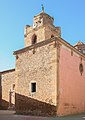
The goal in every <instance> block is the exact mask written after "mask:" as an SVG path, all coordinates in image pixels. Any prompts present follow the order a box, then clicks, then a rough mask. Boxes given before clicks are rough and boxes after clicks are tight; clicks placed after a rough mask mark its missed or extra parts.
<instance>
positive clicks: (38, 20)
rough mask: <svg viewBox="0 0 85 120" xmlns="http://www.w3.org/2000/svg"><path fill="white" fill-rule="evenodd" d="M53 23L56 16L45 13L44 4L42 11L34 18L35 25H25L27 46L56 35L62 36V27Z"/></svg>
mask: <svg viewBox="0 0 85 120" xmlns="http://www.w3.org/2000/svg"><path fill="white" fill-rule="evenodd" d="M53 23H54V18H53V17H51V16H50V15H48V14H47V13H45V12H44V7H43V6H42V12H41V13H40V14H38V15H36V16H34V18H33V26H29V25H27V26H26V27H25V32H24V39H25V47H27V46H30V45H33V44H36V43H39V42H41V41H44V40H47V39H50V38H52V37H54V36H60V35H61V30H60V27H55V26H54V25H53Z"/></svg>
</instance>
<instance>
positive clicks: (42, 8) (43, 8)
mask: <svg viewBox="0 0 85 120" xmlns="http://www.w3.org/2000/svg"><path fill="white" fill-rule="evenodd" d="M42 12H44V6H43V4H42Z"/></svg>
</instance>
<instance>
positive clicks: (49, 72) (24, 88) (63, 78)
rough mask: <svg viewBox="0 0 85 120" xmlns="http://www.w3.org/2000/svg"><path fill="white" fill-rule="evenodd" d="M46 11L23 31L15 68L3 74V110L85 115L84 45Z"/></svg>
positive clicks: (0, 86) (0, 85) (0, 83)
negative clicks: (69, 37)
mask: <svg viewBox="0 0 85 120" xmlns="http://www.w3.org/2000/svg"><path fill="white" fill-rule="evenodd" d="M53 23H54V18H53V17H51V16H50V15H48V14H47V13H45V12H44V9H43V10H42V12H41V13H39V14H38V15H36V16H34V19H33V25H32V26H29V25H26V27H25V30H24V43H25V46H24V48H22V49H20V50H17V51H14V53H13V54H14V56H15V57H16V64H15V69H11V70H7V71H2V72H0V106H1V109H15V110H16V113H19V114H20V113H21V114H30V115H41V116H56V115H58V116H61V115H68V114H75V113H81V112H85V44H84V43H82V42H80V41H79V42H78V43H76V44H75V45H74V46H72V45H71V44H69V43H68V42H66V40H64V39H63V38H62V37H61V28H60V27H56V26H54V24H53Z"/></svg>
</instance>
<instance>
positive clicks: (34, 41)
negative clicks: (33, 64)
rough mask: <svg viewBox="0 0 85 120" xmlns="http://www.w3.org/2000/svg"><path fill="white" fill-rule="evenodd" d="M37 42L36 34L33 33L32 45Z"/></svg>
mask: <svg viewBox="0 0 85 120" xmlns="http://www.w3.org/2000/svg"><path fill="white" fill-rule="evenodd" d="M36 42H37V36H36V35H35V34H34V35H33V36H32V45H33V44H35V43H36Z"/></svg>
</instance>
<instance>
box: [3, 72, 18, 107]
mask: <svg viewBox="0 0 85 120" xmlns="http://www.w3.org/2000/svg"><path fill="white" fill-rule="evenodd" d="M15 81H16V73H15V71H11V72H5V73H2V108H3V109H8V107H9V91H11V92H14V93H13V94H12V96H11V102H12V104H15V88H14V90H13V85H14V84H15Z"/></svg>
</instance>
